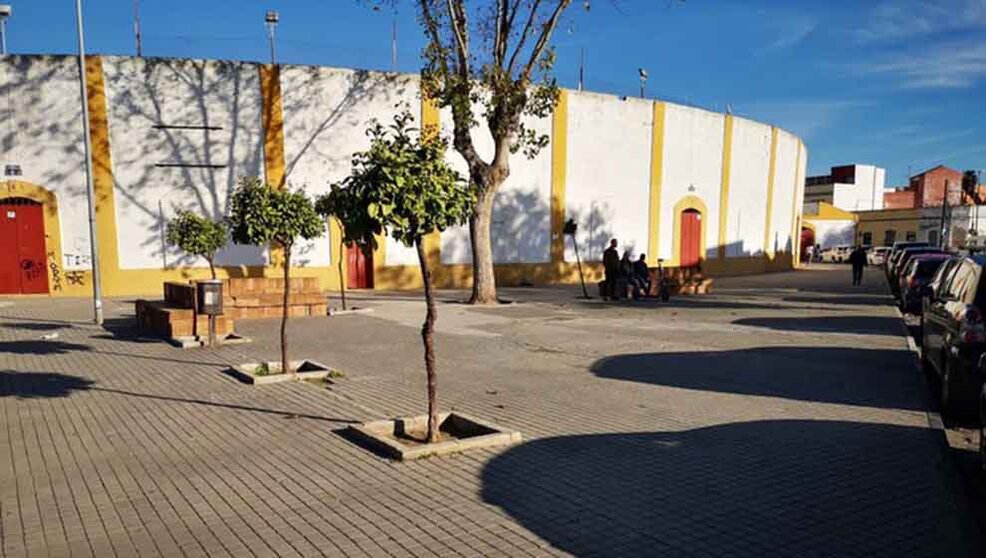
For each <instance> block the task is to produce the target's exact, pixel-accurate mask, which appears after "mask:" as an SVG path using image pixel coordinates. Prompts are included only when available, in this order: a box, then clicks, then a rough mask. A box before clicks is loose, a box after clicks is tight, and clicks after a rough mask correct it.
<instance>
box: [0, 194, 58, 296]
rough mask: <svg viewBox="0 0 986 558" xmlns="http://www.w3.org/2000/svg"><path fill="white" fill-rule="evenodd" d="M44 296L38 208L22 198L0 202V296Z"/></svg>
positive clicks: (44, 260) (42, 242)
mask: <svg viewBox="0 0 986 558" xmlns="http://www.w3.org/2000/svg"><path fill="white" fill-rule="evenodd" d="M47 292H48V258H46V257H45V223H44V214H43V213H42V206H41V204H40V203H38V202H35V201H32V200H27V199H24V198H8V199H4V200H0V294H36V293H47Z"/></svg>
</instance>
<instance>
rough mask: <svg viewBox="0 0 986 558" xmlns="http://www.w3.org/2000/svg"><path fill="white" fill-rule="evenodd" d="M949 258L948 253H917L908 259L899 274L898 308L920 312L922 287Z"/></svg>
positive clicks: (913, 312) (914, 312)
mask: <svg viewBox="0 0 986 558" xmlns="http://www.w3.org/2000/svg"><path fill="white" fill-rule="evenodd" d="M950 258H951V256H949V255H948V254H918V255H916V256H914V257H912V258H911V259H910V261H909V262H908V263H907V267H905V268H904V271H903V272H902V273H901V275H900V287H899V290H900V309H901V311H903V312H908V313H911V314H920V313H921V312H922V310H923V309H922V301H921V294H922V288H923V287H924V286H925V285H927V284H928V283H930V282H931V279H932V278H934V276H935V272H937V271H938V268H939V267H941V266H942V264H944V263H945V262H946V261H948V260H949V259H950Z"/></svg>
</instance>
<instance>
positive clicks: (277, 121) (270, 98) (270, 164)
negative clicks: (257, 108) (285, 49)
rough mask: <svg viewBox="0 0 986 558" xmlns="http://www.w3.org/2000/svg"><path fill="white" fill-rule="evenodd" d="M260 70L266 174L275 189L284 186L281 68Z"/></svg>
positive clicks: (269, 67)
mask: <svg viewBox="0 0 986 558" xmlns="http://www.w3.org/2000/svg"><path fill="white" fill-rule="evenodd" d="M259 69H260V96H261V99H262V103H263V110H262V112H261V114H260V119H261V123H262V124H263V127H264V172H265V174H266V180H267V184H270V185H271V186H273V187H275V188H281V187H283V186H284V168H285V165H284V113H283V112H282V111H281V68H280V66H272V65H270V64H262V65H260V66H259Z"/></svg>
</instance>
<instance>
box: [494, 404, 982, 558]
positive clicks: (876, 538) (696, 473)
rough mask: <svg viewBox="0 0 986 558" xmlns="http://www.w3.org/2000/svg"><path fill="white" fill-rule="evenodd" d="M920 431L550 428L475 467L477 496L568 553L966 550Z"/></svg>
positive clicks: (959, 513)
mask: <svg viewBox="0 0 986 558" xmlns="http://www.w3.org/2000/svg"><path fill="white" fill-rule="evenodd" d="M941 458H942V455H941V447H940V441H939V440H938V434H937V433H935V432H933V431H932V430H930V429H925V428H912V427H902V426H891V425H885V424H873V423H853V422H836V421H795V420H792V421H759V422H745V423H734V424H726V425H719V426H711V427H706V428H698V429H694V430H685V431H681V432H653V433H651V432H642V433H619V434H617V433H614V434H597V435H577V436H560V437H555V438H546V439H541V440H534V441H531V442H528V443H525V444H522V445H520V446H516V447H514V448H512V449H510V450H508V451H506V452H504V453H502V454H500V455H498V456H497V457H495V458H494V459H492V460H491V461H490V462H489V463H488V464H487V465H486V467H485V468H484V469H483V472H482V483H483V489H482V496H483V499H484V500H485V501H486V502H487V503H489V504H493V505H496V506H499V507H500V508H501V509H503V510H504V511H505V512H506V513H507V514H509V515H510V516H511V517H513V518H514V519H516V520H517V521H519V522H520V523H521V524H522V525H523V526H524V527H525V528H527V529H529V530H530V531H532V532H533V533H535V534H537V535H538V536H540V537H542V538H544V539H545V540H547V541H548V542H549V543H551V544H552V545H554V546H555V547H557V548H559V549H561V550H563V551H566V552H570V553H572V554H574V555H577V556H578V555H603V556H605V555H615V554H620V555H631V556H632V555H637V556H645V555H646V556H678V555H688V556H725V555H729V556H817V555H829V556H848V555H854V556H872V555H877V554H880V555H890V556H894V555H896V556H919V555H929V556H930V555H935V556H974V555H977V554H975V553H974V552H973V549H974V548H976V543H975V541H974V540H973V539H974V537H975V535H974V533H975V530H974V528H973V526H972V525H971V522H970V521H969V517H968V515H967V514H966V509H967V505H966V502H965V501H964V499H963V498H962V497H961V495H959V494H956V493H955V489H954V483H953V482H952V481H951V480H949V478H948V475H947V473H943V471H942V463H941Z"/></svg>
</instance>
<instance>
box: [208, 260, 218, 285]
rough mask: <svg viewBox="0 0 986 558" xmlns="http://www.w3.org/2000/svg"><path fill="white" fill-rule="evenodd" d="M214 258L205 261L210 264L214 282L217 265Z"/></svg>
mask: <svg viewBox="0 0 986 558" xmlns="http://www.w3.org/2000/svg"><path fill="white" fill-rule="evenodd" d="M212 260H213V259H212V258H206V259H205V261H207V262H209V273H211V274H212V280H213V281H215V280H216V264H215V263H213V261H212Z"/></svg>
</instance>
